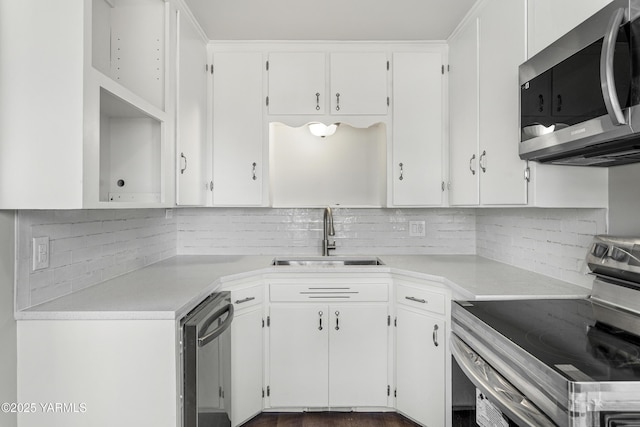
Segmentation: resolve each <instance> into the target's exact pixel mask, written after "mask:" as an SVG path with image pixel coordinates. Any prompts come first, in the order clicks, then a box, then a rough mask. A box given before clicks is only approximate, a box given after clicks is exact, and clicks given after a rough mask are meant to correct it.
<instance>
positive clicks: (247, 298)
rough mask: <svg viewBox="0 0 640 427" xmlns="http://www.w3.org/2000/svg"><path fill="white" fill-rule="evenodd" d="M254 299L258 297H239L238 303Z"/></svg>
mask: <svg viewBox="0 0 640 427" xmlns="http://www.w3.org/2000/svg"><path fill="white" fill-rule="evenodd" d="M254 299H256V297H246V298H244V299H238V300H236V304H243V303H245V302H249V301H253V300H254Z"/></svg>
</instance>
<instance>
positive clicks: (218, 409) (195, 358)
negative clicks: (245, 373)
mask: <svg viewBox="0 0 640 427" xmlns="http://www.w3.org/2000/svg"><path fill="white" fill-rule="evenodd" d="M232 321H233V304H230V303H229V293H228V292H220V293H216V294H213V295H211V296H210V297H209V298H207V299H206V300H205V301H203V302H202V303H201V304H200V305H199V306H198V307H196V308H195V309H194V310H193V311H191V312H190V313H189V314H188V315H187V316H186V317H185V318H184V319H183V321H182V343H183V351H182V378H183V386H182V416H183V423H182V425H183V427H226V426H230V425H231V421H230V417H229V411H230V408H231V402H230V397H231V393H230V388H229V385H228V382H229V379H230V372H231V366H230V362H231V338H230V333H231V331H230V329H229V326H231V322H232ZM225 389H226V390H228V391H229V392H228V393H227V395H226V396H225Z"/></svg>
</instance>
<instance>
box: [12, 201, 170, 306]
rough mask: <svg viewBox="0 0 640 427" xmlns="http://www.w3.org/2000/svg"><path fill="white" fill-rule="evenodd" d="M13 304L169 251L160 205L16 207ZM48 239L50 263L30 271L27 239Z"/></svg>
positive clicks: (32, 301) (74, 287)
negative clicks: (130, 207)
mask: <svg viewBox="0 0 640 427" xmlns="http://www.w3.org/2000/svg"><path fill="white" fill-rule="evenodd" d="M17 236H18V238H17V242H16V244H17V251H16V253H17V271H16V273H17V274H16V283H17V293H16V308H17V309H18V310H20V309H23V308H26V307H30V306H33V305H37V304H40V303H42V302H45V301H48V300H51V299H53V298H57V297H60V296H63V295H66V294H69V293H72V292H75V291H78V290H80V289H83V288H86V287H87V286H91V285H94V284H96V283H99V282H102V281H104V280H108V279H110V278H113V277H115V276H119V275H121V274H124V273H127V272H129V271H133V270H137V269H139V268H142V267H144V266H147V265H149V264H152V263H154V262H157V261H160V260H162V259H165V258H168V257H171V256H174V255H175V254H176V253H177V250H176V241H177V236H176V220H175V218H173V219H165V211H164V209H162V210H160V209H135V210H73V211H19V212H18V232H17ZM39 236H48V237H49V239H50V257H49V259H50V264H49V268H47V269H44V270H39V271H35V272H34V271H31V239H32V238H33V237H39Z"/></svg>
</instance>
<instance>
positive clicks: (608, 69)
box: [600, 8, 627, 126]
mask: <svg viewBox="0 0 640 427" xmlns="http://www.w3.org/2000/svg"><path fill="white" fill-rule="evenodd" d="M624 12H625V10H624V8H621V9H618V10H616V11H615V12H614V13H613V16H612V17H611V21H609V26H608V27H607V33H606V34H605V36H604V41H603V42H602V51H601V52H600V86H601V88H602V96H603V98H604V105H605V107H607V112H608V113H609V117H610V118H611V121H612V122H613V124H614V125H616V126H619V125H624V124H626V123H627V121H626V119H625V117H624V113H623V112H622V109H621V108H620V100H619V99H618V92H617V91H616V81H615V77H614V74H613V56H614V50H615V47H616V42H617V39H618V30H619V28H620V24H622V20H623V19H624Z"/></svg>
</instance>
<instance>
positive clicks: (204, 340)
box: [198, 304, 233, 347]
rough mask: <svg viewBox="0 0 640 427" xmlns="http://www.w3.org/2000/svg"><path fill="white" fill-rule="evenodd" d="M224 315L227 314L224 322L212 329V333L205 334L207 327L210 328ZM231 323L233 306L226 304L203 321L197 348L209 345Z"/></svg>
mask: <svg viewBox="0 0 640 427" xmlns="http://www.w3.org/2000/svg"><path fill="white" fill-rule="evenodd" d="M225 313H229V314H228V315H227V318H226V319H225V321H224V322H223V323H222V324H221V325H220V326H218V327H217V328H216V329H214V330H213V331H211V332H209V333H208V334H207V330H208V329H209V326H211V325H212V324H213V323H214V322H215V321H217V320H218V319H220V318H221V317H222V316H224V315H225ZM231 322H233V304H227V305H226V306H224V307H222V308H221V309H220V310H218V311H216V312H215V313H213V314H212V315H211V316H210V317H209V318H208V319H207V320H205V321H204V323H203V325H202V329H201V330H200V333H199V334H198V347H204V346H205V345H207V344H209V343H210V342H211V341H213V340H215V339H216V338H218V337H219V336H220V335H221V334H222V333H223V332H224V331H226V330H227V329H228V328H229V326H231Z"/></svg>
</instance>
